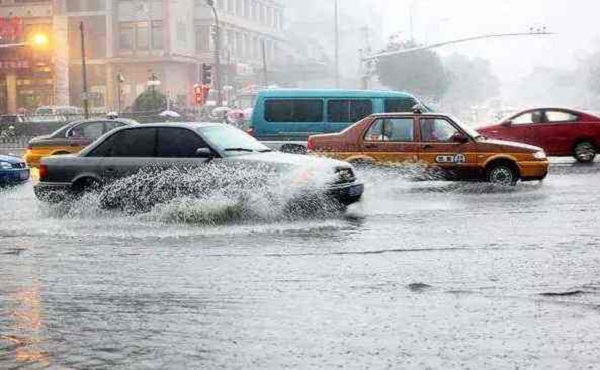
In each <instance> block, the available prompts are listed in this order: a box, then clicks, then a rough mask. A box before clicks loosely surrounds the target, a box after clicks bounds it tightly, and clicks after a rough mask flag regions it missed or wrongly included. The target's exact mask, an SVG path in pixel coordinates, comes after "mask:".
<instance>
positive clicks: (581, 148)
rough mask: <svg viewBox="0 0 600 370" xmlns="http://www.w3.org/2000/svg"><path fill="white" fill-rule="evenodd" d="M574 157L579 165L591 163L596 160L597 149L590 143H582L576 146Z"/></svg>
mask: <svg viewBox="0 0 600 370" xmlns="http://www.w3.org/2000/svg"><path fill="white" fill-rule="evenodd" d="M574 156H575V159H576V160H577V162H579V163H590V162H593V161H594V159H595V158H596V148H595V147H594V145H593V144H592V143H590V142H589V141H582V142H580V143H579V144H577V145H576V146H575V151H574Z"/></svg>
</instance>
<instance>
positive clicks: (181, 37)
mask: <svg viewBox="0 0 600 370" xmlns="http://www.w3.org/2000/svg"><path fill="white" fill-rule="evenodd" d="M185 31H186V30H185V23H183V22H177V41H179V44H180V45H185V43H186V42H187V33H186V32H185Z"/></svg>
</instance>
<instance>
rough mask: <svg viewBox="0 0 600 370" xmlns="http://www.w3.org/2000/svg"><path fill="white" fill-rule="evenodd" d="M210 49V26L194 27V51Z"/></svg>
mask: <svg viewBox="0 0 600 370" xmlns="http://www.w3.org/2000/svg"><path fill="white" fill-rule="evenodd" d="M209 50H210V26H198V27H196V51H198V52H203V51H209Z"/></svg>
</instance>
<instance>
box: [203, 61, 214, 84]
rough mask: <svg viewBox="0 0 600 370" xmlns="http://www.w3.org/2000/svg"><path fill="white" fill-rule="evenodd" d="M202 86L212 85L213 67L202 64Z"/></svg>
mask: <svg viewBox="0 0 600 370" xmlns="http://www.w3.org/2000/svg"><path fill="white" fill-rule="evenodd" d="M202 84H203V85H210V84H212V66H210V65H208V64H206V63H202Z"/></svg>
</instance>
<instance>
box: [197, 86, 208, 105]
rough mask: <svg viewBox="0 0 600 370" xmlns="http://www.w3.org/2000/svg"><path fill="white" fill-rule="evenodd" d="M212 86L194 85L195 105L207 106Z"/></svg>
mask: <svg viewBox="0 0 600 370" xmlns="http://www.w3.org/2000/svg"><path fill="white" fill-rule="evenodd" d="M209 91H210V85H194V103H195V104H196V105H204V104H206V99H207V98H208V93H209Z"/></svg>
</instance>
